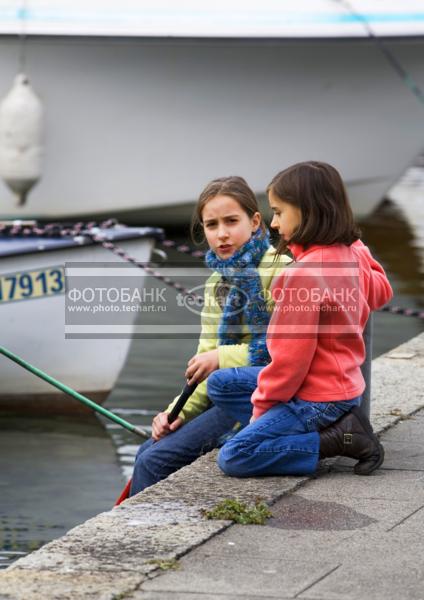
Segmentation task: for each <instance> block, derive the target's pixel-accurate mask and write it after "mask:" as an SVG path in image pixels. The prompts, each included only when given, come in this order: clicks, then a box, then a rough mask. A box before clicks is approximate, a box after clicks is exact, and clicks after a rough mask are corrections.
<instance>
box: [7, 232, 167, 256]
mask: <svg viewBox="0 0 424 600" xmlns="http://www.w3.org/2000/svg"><path fill="white" fill-rule="evenodd" d="M93 234H95V235H96V237H98V236H100V237H101V238H102V239H103V240H104V241H107V242H121V241H127V240H135V239H140V238H144V237H149V238H152V237H153V238H154V239H156V240H161V239H163V230H162V229H159V228H156V227H114V228H110V229H100V228H95V229H91V230H90V232H84V231H82V232H81V233H80V234H79V235H76V236H66V237H65V236H64V237H45V236H37V235H32V234H31V235H30V236H25V235H22V234H20V235H11V234H10V233H6V234H4V233H3V234H0V256H1V257H5V256H17V255H20V254H34V253H38V252H49V251H52V250H63V249H65V248H73V247H75V248H78V247H81V246H90V245H93V244H96V243H98V242H96V241H94V240H93V239H92V236H93Z"/></svg>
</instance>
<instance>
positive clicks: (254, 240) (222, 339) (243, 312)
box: [205, 229, 271, 366]
mask: <svg viewBox="0 0 424 600" xmlns="http://www.w3.org/2000/svg"><path fill="white" fill-rule="evenodd" d="M269 246H270V243H269V234H268V232H266V234H264V233H263V232H262V231H261V229H258V231H256V232H255V233H254V234H253V235H252V237H251V238H250V240H249V241H248V242H246V243H245V244H244V245H243V246H242V247H241V248H239V249H238V250H237V252H235V253H234V254H233V256H231V257H230V258H228V259H226V260H224V259H221V258H219V257H218V256H217V255H216V254H215V252H213V251H212V250H209V252H208V253H207V254H206V259H205V260H206V264H207V266H208V267H209V268H211V269H214V271H218V273H220V275H221V276H222V281H223V283H224V284H227V285H228V286H229V288H230V290H229V292H228V295H227V298H226V301H225V305H224V308H223V313H222V318H221V321H220V323H219V327H218V339H219V345H234V344H240V338H241V324H242V323H244V324H246V325H247V327H248V328H249V331H250V335H251V341H250V343H249V363H250V365H251V366H261V365H266V364H268V363H269V362H270V356H269V354H268V350H267V347H266V329H267V326H268V323H269V319H270V316H271V315H270V314H269V313H268V310H267V306H266V301H265V299H264V297H263V292H262V283H261V278H260V276H259V273H258V271H257V267H258V266H259V263H260V262H261V260H262V257H263V255H264V253H265V252H266V251H267V249H268V248H269Z"/></svg>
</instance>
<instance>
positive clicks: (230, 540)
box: [0, 334, 424, 600]
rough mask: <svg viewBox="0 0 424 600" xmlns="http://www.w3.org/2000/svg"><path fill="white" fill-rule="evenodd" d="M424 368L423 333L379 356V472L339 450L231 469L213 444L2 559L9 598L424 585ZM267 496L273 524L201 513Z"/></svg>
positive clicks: (282, 593) (405, 589)
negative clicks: (257, 473)
mask: <svg viewBox="0 0 424 600" xmlns="http://www.w3.org/2000/svg"><path fill="white" fill-rule="evenodd" d="M423 372H424V334H422V335H420V336H418V337H416V338H414V339H412V340H410V341H409V342H407V343H406V344H403V345H402V346H399V347H398V348H396V349H395V350H392V351H391V352H389V353H387V354H385V355H383V356H381V357H379V358H377V359H376V360H374V361H373V374H372V377H373V379H372V402H371V419H372V422H373V425H374V428H375V429H376V431H378V432H379V433H380V434H381V439H382V441H383V444H384V445H385V448H386V461H385V463H384V465H383V467H382V468H381V469H380V470H379V471H377V472H376V473H375V474H374V475H373V476H371V477H358V476H355V475H354V474H353V472H352V462H350V461H347V460H345V459H339V460H337V461H334V460H333V461H328V462H327V464H322V467H321V469H320V472H319V473H318V476H317V477H313V478H306V477H266V478H250V479H233V478H229V477H226V476H224V475H222V474H221V473H220V471H219V470H218V468H217V466H216V463H215V455H216V453H215V452H213V453H210V454H209V455H206V456H204V457H202V458H200V459H199V460H198V461H196V462H195V463H194V464H193V465H190V466H188V467H185V468H184V469H182V470H180V471H179V472H177V473H175V474H174V475H172V476H171V477H169V478H168V479H167V480H165V481H163V482H161V483H159V484H157V485H155V486H153V487H151V488H149V489H148V490H146V491H145V492H143V493H141V494H139V495H138V496H136V497H134V498H132V499H130V500H128V501H126V502H125V503H123V504H122V505H121V506H120V507H117V508H115V509H113V510H111V511H110V512H106V513H102V514H100V515H98V516H97V517H95V518H93V519H91V520H89V521H87V522H86V523H84V524H82V525H80V526H78V527H76V528H74V529H72V530H71V531H70V532H68V534H67V535H65V536H64V537H62V538H60V539H57V540H54V541H53V542H51V543H49V544H47V545H45V546H44V547H43V548H41V549H40V550H38V551H37V552H34V553H32V554H31V555H29V556H27V557H25V558H23V559H20V560H19V561H17V562H16V563H14V564H13V565H12V566H11V567H9V569H7V570H5V571H3V572H1V573H0V600H12V599H13V600H32V599H34V600H38V599H40V600H41V599H43V600H44V599H45V598H54V599H64V600H65V599H66V600H68V599H69V600H76V599H84V600H85V599H93V600H94V599H96V600H113V599H118V598H120V599H123V598H125V599H128V600H143V599H146V600H168V599H171V598H172V599H173V600H182V599H184V600H185V599H189V600H200V599H202V600H212V599H214V600H218V599H220V600H228V599H230V598H246V599H249V600H255V599H259V598H261V599H267V598H279V599H289V598H295V597H296V598H302V599H305V600H312V599H314V600H324V599H326V600H327V599H328V600H333V599H334V600H336V599H337V600H339V599H349V600H356V599H358V600H359V599H363V598H364V597H367V598H369V599H375V600H380V598H381V599H383V598H384V599H385V600H386V599H387V598H393V599H395V598H396V600H397V599H398V598H403V599H411V600H415V599H417V600H418V598H420V599H421V598H422V590H423V586H424V580H423V574H422V573H423V570H422V556H423V552H424V542H423V539H424V538H423V533H424V519H423V513H424V484H423V482H424V444H423V442H422V440H423V439H424V411H421V410H420V409H422V408H423V407H424V391H423V389H424V385H423V383H424V382H423ZM258 497H260V498H261V499H262V500H264V501H265V502H266V503H267V504H268V505H269V506H270V507H271V512H272V513H273V517H272V518H271V519H269V521H268V522H267V524H266V525H265V526H262V527H261V526H241V525H232V524H231V523H230V522H228V521H208V520H206V519H205V517H204V516H203V510H204V509H207V508H211V507H212V506H214V505H215V504H216V503H217V502H219V501H220V500H222V499H225V498H237V499H239V500H242V501H248V502H253V501H254V500H256V499H257V498H258ZM164 561H167V562H164ZM174 566H176V567H179V568H177V569H175V570H174V569H171V568H169V567H174Z"/></svg>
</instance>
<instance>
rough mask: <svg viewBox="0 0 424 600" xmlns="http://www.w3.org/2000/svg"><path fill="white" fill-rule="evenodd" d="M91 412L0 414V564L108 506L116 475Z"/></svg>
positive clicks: (111, 455)
mask: <svg viewBox="0 0 424 600" xmlns="http://www.w3.org/2000/svg"><path fill="white" fill-rule="evenodd" d="M121 477H122V476H121V472H120V470H119V467H118V464H117V458H116V453H115V450H114V447H113V445H112V443H111V440H110V437H109V436H108V435H107V433H106V432H105V429H104V428H103V426H102V425H101V423H100V422H99V421H98V419H97V418H96V417H94V416H92V415H91V414H89V415H87V417H86V418H84V419H83V420H82V419H79V420H70V419H69V418H66V419H65V418H60V417H52V418H43V419H41V418H26V417H25V416H22V417H3V416H2V417H1V418H0V499H1V500H0V568H4V567H6V566H8V564H9V563H10V562H12V561H13V560H15V559H16V558H18V557H19V556H20V555H21V554H22V553H24V554H26V553H27V552H30V551H32V550H35V549H37V548H39V547H40V546H42V545H43V544H44V543H46V542H47V541H50V540H51V539H53V538H57V537H59V536H61V535H63V534H64V533H65V532H66V531H67V530H68V529H70V528H72V527H74V526H75V525H77V524H79V523H81V522H83V521H85V520H86V519H88V518H90V517H92V516H94V515H96V514H98V513H99V512H101V511H103V510H108V509H109V508H110V507H111V506H112V505H113V502H114V500H115V499H116V497H117V495H118V492H119V490H120V487H121V484H122V479H121Z"/></svg>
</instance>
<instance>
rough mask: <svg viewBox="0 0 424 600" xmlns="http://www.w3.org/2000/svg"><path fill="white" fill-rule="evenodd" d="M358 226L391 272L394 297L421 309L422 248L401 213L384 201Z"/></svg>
mask: <svg viewBox="0 0 424 600" xmlns="http://www.w3.org/2000/svg"><path fill="white" fill-rule="evenodd" d="M360 227H361V230H362V234H363V239H364V241H365V242H366V243H367V245H369V246H370V247H371V248H372V249H373V252H374V254H375V255H376V257H377V258H378V259H379V260H380V261H381V262H382V263H383V264H384V265H385V268H386V269H387V271H388V272H389V273H390V281H391V282H392V283H393V284H394V286H395V288H396V294H397V296H403V297H404V298H403V301H404V302H405V303H407V305H408V306H414V305H416V306H417V307H421V306H423V303H424V294H423V292H424V269H423V265H424V248H423V246H422V245H420V243H418V242H419V240H418V239H417V237H416V234H415V229H414V226H413V225H412V224H411V223H410V222H409V221H408V219H407V216H406V215H405V213H404V211H403V210H402V209H401V208H400V207H398V206H397V205H396V204H395V203H394V202H393V201H391V200H385V201H384V202H383V203H382V204H381V205H380V206H379V208H378V209H377V210H376V211H375V212H374V213H373V214H372V215H370V216H369V217H368V218H367V219H366V220H364V221H361V222H360ZM407 296H408V298H406V297H407ZM393 304H395V301H394V302H393Z"/></svg>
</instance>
